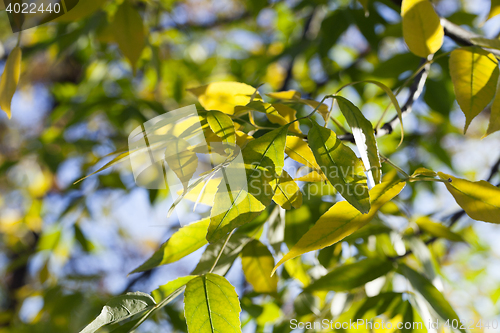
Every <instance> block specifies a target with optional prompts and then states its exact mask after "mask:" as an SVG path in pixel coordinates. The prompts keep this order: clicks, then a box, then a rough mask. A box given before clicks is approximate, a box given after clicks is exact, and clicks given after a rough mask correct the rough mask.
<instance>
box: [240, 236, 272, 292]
mask: <svg viewBox="0 0 500 333" xmlns="http://www.w3.org/2000/svg"><path fill="white" fill-rule="evenodd" d="M241 265H242V266H243V273H244V274H245V278H246V280H247V281H248V282H249V283H250V284H251V285H252V287H253V290H254V291H255V292H258V293H267V294H270V293H275V292H276V291H277V290H278V276H277V275H273V276H271V272H272V271H273V267H274V258H273V256H272V255H271V252H269V250H268V248H267V246H265V245H264V244H262V243H261V242H259V241H258V240H256V239H254V240H252V241H251V242H250V243H248V244H247V245H246V246H245V247H244V248H243V251H242V252H241Z"/></svg>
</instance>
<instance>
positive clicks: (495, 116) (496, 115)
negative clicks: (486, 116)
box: [485, 85, 500, 136]
mask: <svg viewBox="0 0 500 333" xmlns="http://www.w3.org/2000/svg"><path fill="white" fill-rule="evenodd" d="M498 130H500V85H498V86H497V91H496V93H495V99H494V100H493V104H491V114H490V122H489V124H488V129H487V130H486V135H485V136H487V135H490V134H491V133H495V132H496V131H498Z"/></svg>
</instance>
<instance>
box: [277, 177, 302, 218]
mask: <svg viewBox="0 0 500 333" xmlns="http://www.w3.org/2000/svg"><path fill="white" fill-rule="evenodd" d="M273 201H274V202H276V203H277V204H278V205H280V206H281V207H283V208H284V209H288V210H290V209H292V207H293V208H299V207H300V206H301V205H302V192H301V191H300V188H299V186H298V185H297V183H295V182H294V181H293V179H292V177H290V175H289V174H288V173H287V172H286V171H285V170H283V174H282V175H281V177H280V179H279V182H278V186H277V187H276V192H275V194H274V197H273Z"/></svg>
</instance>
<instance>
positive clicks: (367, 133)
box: [335, 96, 382, 186]
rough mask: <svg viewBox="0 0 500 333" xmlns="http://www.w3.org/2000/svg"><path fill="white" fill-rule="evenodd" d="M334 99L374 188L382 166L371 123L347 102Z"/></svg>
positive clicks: (342, 99) (338, 98)
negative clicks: (347, 125) (349, 128)
mask: <svg viewBox="0 0 500 333" xmlns="http://www.w3.org/2000/svg"><path fill="white" fill-rule="evenodd" d="M335 99H336V100H337V103H338V104H339V108H340V111H341V112H342V114H343V115H344V117H345V119H346V120H347V123H348V124H349V127H351V131H352V134H353V135H354V139H355V140H356V146H357V147H358V150H359V153H360V155H361V159H362V161H363V163H364V165H365V168H366V169H367V170H370V171H367V172H368V175H369V179H371V180H372V185H373V186H374V185H375V184H378V183H380V180H381V178H382V165H381V164H380V158H379V153H378V147H377V140H376V139H375V132H374V131H373V126H372V123H371V122H369V121H368V119H366V118H365V116H364V115H363V114H362V113H361V111H360V110H359V109H358V108H357V107H356V106H355V105H354V104H352V103H351V102H350V101H349V100H347V99H345V98H343V97H340V96H336V97H335Z"/></svg>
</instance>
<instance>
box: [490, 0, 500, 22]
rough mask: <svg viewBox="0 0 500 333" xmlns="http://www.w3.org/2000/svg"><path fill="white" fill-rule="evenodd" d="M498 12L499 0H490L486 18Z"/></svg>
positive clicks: (499, 7) (499, 9)
mask: <svg viewBox="0 0 500 333" xmlns="http://www.w3.org/2000/svg"><path fill="white" fill-rule="evenodd" d="M498 14H500V0H491V6H490V12H489V13H488V17H487V20H489V19H490V18H493V17H495V16H497V15H498Z"/></svg>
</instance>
